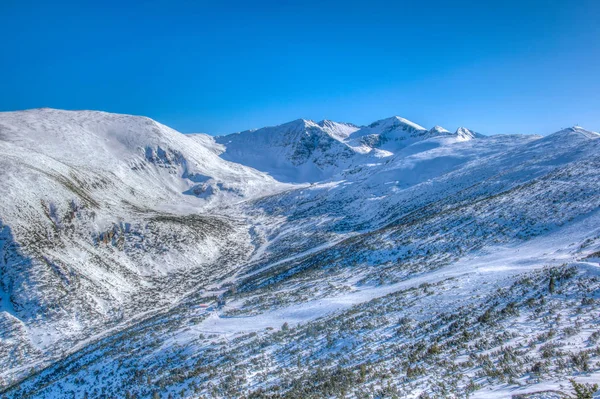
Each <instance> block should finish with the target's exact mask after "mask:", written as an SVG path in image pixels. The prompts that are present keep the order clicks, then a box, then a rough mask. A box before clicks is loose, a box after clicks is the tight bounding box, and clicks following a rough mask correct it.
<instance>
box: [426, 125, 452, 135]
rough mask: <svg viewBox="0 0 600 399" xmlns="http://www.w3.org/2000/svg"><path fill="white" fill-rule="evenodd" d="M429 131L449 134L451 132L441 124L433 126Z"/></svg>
mask: <svg viewBox="0 0 600 399" xmlns="http://www.w3.org/2000/svg"><path fill="white" fill-rule="evenodd" d="M429 133H431V134H448V133H450V132H449V131H448V130H446V129H444V128H443V127H441V126H440V125H435V126H434V127H432V128H431V129H430V130H429Z"/></svg>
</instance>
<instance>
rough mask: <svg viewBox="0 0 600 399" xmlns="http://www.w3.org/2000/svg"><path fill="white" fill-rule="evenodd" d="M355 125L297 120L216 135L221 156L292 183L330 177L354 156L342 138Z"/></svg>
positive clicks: (352, 129) (354, 129)
mask: <svg viewBox="0 0 600 399" xmlns="http://www.w3.org/2000/svg"><path fill="white" fill-rule="evenodd" d="M356 130H357V128H356V127H355V126H353V125H350V124H344V123H336V122H332V121H321V122H319V123H316V122H313V121H309V120H304V119H298V120H295V121H292V122H289V123H285V124H283V125H279V126H274V127H265V128H262V129H258V130H248V131H245V132H241V133H234V134H230V135H227V136H221V137H217V138H216V141H217V142H218V143H220V144H222V145H223V146H224V148H225V149H224V152H223V153H222V154H221V157H222V158H223V159H227V160H229V161H232V162H238V163H241V164H244V165H248V166H252V167H253V168H256V169H258V170H261V171H263V172H267V173H269V174H270V175H271V176H273V177H274V178H276V179H278V180H281V181H286V182H294V183H302V182H316V181H320V180H324V179H326V178H328V177H331V176H332V175H333V174H335V173H337V172H339V171H340V170H341V169H343V168H344V167H346V166H347V165H348V164H350V163H351V162H352V158H353V157H354V156H355V155H356V153H355V151H354V149H353V148H351V147H349V146H348V145H347V144H346V143H345V140H346V139H347V138H348V136H349V135H350V134H352V132H354V131H356Z"/></svg>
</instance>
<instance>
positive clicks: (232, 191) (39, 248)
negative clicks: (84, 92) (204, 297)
mask: <svg viewBox="0 0 600 399" xmlns="http://www.w3.org/2000/svg"><path fill="white" fill-rule="evenodd" d="M0 155H1V157H0V170H1V171H2V172H1V177H2V182H3V184H2V186H1V187H0V195H1V196H2V198H3V201H1V203H0V232H1V234H0V276H1V281H0V287H1V291H0V292H1V293H2V295H1V297H0V298H1V301H0V311H1V313H0V318H1V320H0V324H3V325H4V324H7V325H9V326H13V327H7V328H6V329H4V328H3V329H2V330H1V331H0V333H2V334H3V335H4V334H9V336H10V335H11V334H14V332H15V331H16V329H17V328H18V329H22V330H23V332H24V333H23V334H19V335H17V336H15V337H13V338H12V339H3V340H2V345H0V353H3V354H4V355H3V356H0V362H1V363H2V366H3V367H2V368H3V370H5V371H8V370H10V368H11V366H10V365H11V364H12V365H18V364H20V363H22V362H23V360H24V359H27V358H28V355H27V352H30V353H39V354H44V355H43V356H47V355H52V353H53V351H55V350H60V348H61V347H62V346H63V345H68V342H69V341H70V340H71V339H76V340H79V339H81V338H82V336H89V335H91V334H92V333H93V332H94V331H96V330H99V329H105V328H106V327H107V326H111V325H113V324H114V323H118V322H120V321H123V320H126V319H127V318H128V317H130V316H132V315H134V314H136V313H139V312H143V311H146V310H149V309H153V308H156V307H160V306H162V304H164V303H169V302H171V301H173V300H174V299H177V298H179V297H181V296H182V295H184V294H185V293H186V292H187V291H188V290H189V289H190V288H191V287H193V286H195V285H197V284H199V283H200V284H205V283H209V282H211V281H213V280H216V279H219V278H222V277H223V276H225V275H226V274H227V271H228V270H229V268H231V267H234V266H235V264H236V263H235V262H237V261H238V260H239V259H243V258H245V257H246V256H248V253H249V252H251V248H252V243H251V240H252V238H251V236H250V233H249V226H248V225H247V224H246V222H245V221H244V219H243V218H240V217H237V216H235V215H230V214H220V213H219V212H217V211H215V210H214V208H215V206H217V205H218V206H219V207H221V208H222V207H223V206H225V205H226V204H228V203H235V202H240V201H244V200H248V199H250V198H253V197H255V196H257V195H265V193H269V192H277V191H280V190H282V189H286V186H285V185H282V184H280V183H277V182H276V181H274V180H273V179H272V178H270V177H269V176H266V175H264V174H262V173H260V172H258V171H256V170H253V169H250V168H247V167H244V166H241V165H237V164H232V163H229V162H227V161H224V160H222V159H221V158H219V157H218V156H217V155H216V154H215V153H214V151H212V150H211V149H210V148H209V149H207V148H205V147H204V146H203V145H202V144H201V143H199V142H198V141H197V140H194V139H193V138H190V137H188V136H185V135H182V134H180V133H178V132H175V131H174V130H172V129H170V128H167V127H166V126H163V125H160V124H159V123H157V122H154V121H152V120H150V119H148V118H142V117H133V116H127V115H114V114H107V113H101V112H88V111H81V112H69V111H59V110H49V109H43V110H32V111H25V112H15V113H2V114H0ZM217 264H218V267H215V266H216V265H217ZM42 331H44V333H42ZM4 338H6V335H4ZM17 347H24V348H28V349H27V352H25V353H22V354H20V355H18V356H15V355H13V356H9V355H8V354H9V353H11V351H13V350H14V349H15V348H17ZM6 362H8V363H6Z"/></svg>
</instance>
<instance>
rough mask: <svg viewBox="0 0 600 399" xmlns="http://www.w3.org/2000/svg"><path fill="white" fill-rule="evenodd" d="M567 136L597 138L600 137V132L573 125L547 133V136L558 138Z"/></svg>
mask: <svg viewBox="0 0 600 399" xmlns="http://www.w3.org/2000/svg"><path fill="white" fill-rule="evenodd" d="M567 136H581V137H584V138H587V139H597V138H600V133H596V132H592V131H590V130H586V129H584V128H583V127H581V126H573V127H568V128H566V129H563V130H559V131H558V132H556V133H553V134H551V135H549V136H548V138H558V137H567Z"/></svg>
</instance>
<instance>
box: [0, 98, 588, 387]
mask: <svg viewBox="0 0 600 399" xmlns="http://www.w3.org/2000/svg"><path fill="white" fill-rule="evenodd" d="M599 138H600V134H598V133H594V132H592V131H588V130H585V129H583V128H581V127H578V126H575V127H572V128H567V129H564V130H560V131H558V132H556V133H553V134H549V135H546V136H536V135H528V134H524V135H490V136H487V135H482V134H479V133H476V132H474V131H472V130H469V129H467V128H459V129H458V130H456V131H454V132H452V131H448V130H446V129H444V128H442V127H440V126H435V127H433V128H426V127H422V126H420V125H418V124H416V123H413V122H411V121H409V120H406V119H404V118H400V117H391V118H388V119H383V120H379V121H376V122H374V123H372V124H370V125H368V126H356V125H353V124H351V123H340V122H333V121H329V120H324V121H320V122H314V121H310V120H302V119H299V120H295V121H292V122H289V123H286V124H283V125H280V126H274V127H265V128H262V129H257V130H248V131H244V132H241V133H234V134H230V135H226V136H217V137H213V136H209V135H205V134H182V133H179V132H177V131H175V130H173V129H171V128H169V127H167V126H164V125H162V124H160V123H158V122H155V121H153V120H151V119H148V118H145V117H138V116H129V115H117V114H110V113H104V112H95V111H62V110H54V109H35V110H28V111H20V112H4V113H0V178H1V180H0V181H1V184H0V198H1V200H0V397H1V398H5V399H24V398H31V399H33V398H36V399H37V398H39V399H41V398H49V399H50V398H52V399H54V398H57V399H62V398H65V399H72V398H86V399H91V398H102V399H108V398H127V399H133V398H138V399H142V398H152V399H156V398H161V399H168V398H190V399H191V398H193V399H198V398H257V399H258V398H356V399H362V398H371V399H374V398H467V397H468V398H510V397H514V398H538V399H539V398H546V399H549V398H567V397H577V398H592V397H594V396H593V395H594V392H595V390H597V387H595V386H594V384H595V383H599V382H600V157H599V156H598V154H600V140H599ZM596 395H600V394H596ZM596 397H599V396H596Z"/></svg>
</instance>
